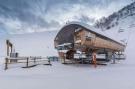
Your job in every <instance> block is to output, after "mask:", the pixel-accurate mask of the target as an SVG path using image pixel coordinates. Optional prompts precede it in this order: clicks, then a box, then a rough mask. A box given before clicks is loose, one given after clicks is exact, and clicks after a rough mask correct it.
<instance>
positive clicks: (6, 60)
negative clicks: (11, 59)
mask: <svg viewBox="0 0 135 89" xmlns="http://www.w3.org/2000/svg"><path fill="white" fill-rule="evenodd" d="M7 69H8V58H5V70H7Z"/></svg>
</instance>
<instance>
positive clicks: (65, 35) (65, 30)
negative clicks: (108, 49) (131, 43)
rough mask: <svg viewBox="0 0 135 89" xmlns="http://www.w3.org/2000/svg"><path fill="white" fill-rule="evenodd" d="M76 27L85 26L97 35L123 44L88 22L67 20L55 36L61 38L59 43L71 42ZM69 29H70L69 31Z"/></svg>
mask: <svg viewBox="0 0 135 89" xmlns="http://www.w3.org/2000/svg"><path fill="white" fill-rule="evenodd" d="M78 27H81V28H85V29H86V30H88V31H90V32H93V33H95V34H97V35H98V36H101V37H104V38H106V39H109V40H111V41H113V42H116V43H118V44H121V45H124V44H122V43H121V42H120V41H116V40H114V39H113V38H111V37H108V36H105V34H104V33H103V31H101V30H99V29H96V28H94V27H92V26H90V25H88V24H85V23H81V22H69V23H67V24H66V25H64V26H63V27H62V28H61V30H60V31H59V32H58V34H57V36H56V38H59V39H61V40H59V44H62V43H63V42H64V43H72V42H73V35H74V31H75V29H76V28H78ZM69 29H70V31H69Z"/></svg>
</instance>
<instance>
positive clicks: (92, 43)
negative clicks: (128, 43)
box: [74, 29, 125, 51]
mask: <svg viewBox="0 0 135 89" xmlns="http://www.w3.org/2000/svg"><path fill="white" fill-rule="evenodd" d="M87 35H89V36H90V35H91V37H87ZM76 40H81V43H80V46H87V47H96V48H106V49H111V50H115V51H124V48H125V47H124V46H123V45H120V44H119V43H117V42H115V41H112V40H110V39H106V38H104V37H103V38H102V37H100V36H98V35H97V34H94V33H91V32H89V31H87V30H84V29H82V30H81V31H79V32H76V33H75V37H74V41H76Z"/></svg>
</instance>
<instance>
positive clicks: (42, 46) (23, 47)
mask: <svg viewBox="0 0 135 89" xmlns="http://www.w3.org/2000/svg"><path fill="white" fill-rule="evenodd" d="M56 34H57V31H46V32H42V33H28V34H18V35H1V36H0V38H1V39H0V43H1V45H0V56H5V55H6V43H5V41H6V39H9V40H10V41H11V42H12V43H13V44H14V47H15V50H16V51H17V52H19V55H20V56H52V55H57V52H56V50H55V49H54V42H53V40H54V37H55V36H56Z"/></svg>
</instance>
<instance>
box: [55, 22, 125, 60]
mask: <svg viewBox="0 0 135 89" xmlns="http://www.w3.org/2000/svg"><path fill="white" fill-rule="evenodd" d="M54 45H55V48H56V49H57V50H58V52H59V54H60V57H61V58H63V57H64V56H65V58H66V59H70V60H71V59H74V54H75V53H76V52H77V50H79V51H81V52H82V53H84V54H86V56H87V55H91V54H92V51H93V50H96V52H97V54H106V59H107V60H108V59H110V57H111V55H112V53H113V52H115V53H118V54H122V52H124V49H125V45H124V44H122V43H120V42H118V41H116V40H113V39H112V38H109V37H107V36H105V35H103V34H100V33H98V32H96V30H95V28H93V27H90V26H89V25H87V24H84V23H79V22H71V23H68V24H66V25H65V26H64V27H63V28H62V29H61V30H60V31H59V32H58V34H57V35H56V37H55V39H54ZM62 50H67V51H66V52H63V51H62ZM62 54H63V55H62ZM109 55H110V56H109Z"/></svg>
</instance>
